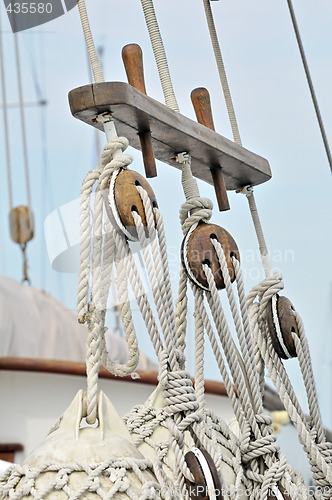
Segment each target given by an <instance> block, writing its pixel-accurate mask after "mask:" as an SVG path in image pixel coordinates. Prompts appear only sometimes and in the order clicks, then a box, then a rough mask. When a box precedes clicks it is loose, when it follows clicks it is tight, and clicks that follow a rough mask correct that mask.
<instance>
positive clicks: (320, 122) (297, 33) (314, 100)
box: [287, 0, 332, 173]
mask: <svg viewBox="0 0 332 500" xmlns="http://www.w3.org/2000/svg"><path fill="white" fill-rule="evenodd" d="M287 4H288V8H289V13H290V16H291V19H292V23H293V28H294V32H295V36H296V40H297V44H298V47H299V51H300V54H301V59H302V63H303V68H304V71H305V75H306V78H307V82H308V86H309V90H310V94H311V99H312V103H313V105H314V108H315V112H316V117H317V121H318V125H319V129H320V133H321V136H322V139H323V143H324V147H325V151H326V156H327V160H328V162H329V165H330V169H331V173H332V157H331V151H330V146H329V142H328V140H327V136H326V132H325V127H324V123H323V119H322V115H321V112H320V109H319V105H318V101H317V97H316V92H315V88H314V84H313V82H312V78H311V74H310V70H309V66H308V62H307V58H306V55H305V52H304V47H303V43H302V39H301V35H300V31H299V27H298V24H297V21H296V17H295V12H294V7H293V4H292V0H287Z"/></svg>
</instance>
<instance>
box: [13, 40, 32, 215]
mask: <svg viewBox="0 0 332 500" xmlns="http://www.w3.org/2000/svg"><path fill="white" fill-rule="evenodd" d="M14 43H15V57H16V69H17V84H18V98H19V108H20V121H21V130H22V145H23V157H24V172H25V183H26V192H27V203H28V208H29V215H30V219H31V218H32V212H31V191H30V175H29V163H28V148H27V138H26V128H25V118H24V103H23V89H22V76H21V63H20V52H19V44H18V35H17V33H14Z"/></svg>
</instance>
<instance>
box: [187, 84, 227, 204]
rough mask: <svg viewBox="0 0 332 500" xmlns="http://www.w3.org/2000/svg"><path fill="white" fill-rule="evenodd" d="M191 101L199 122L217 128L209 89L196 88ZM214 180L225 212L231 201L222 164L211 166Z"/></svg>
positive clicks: (217, 194) (215, 188)
mask: <svg viewBox="0 0 332 500" xmlns="http://www.w3.org/2000/svg"><path fill="white" fill-rule="evenodd" d="M190 97H191V101H192V103H193V106H194V110H195V114H196V118H197V121H198V123H200V124H201V125H204V126H205V127H207V128H209V129H211V130H215V129H214V123H213V117H212V111H211V102H210V94H209V92H208V90H207V89H205V88H204V87H199V88H197V89H194V90H193V91H192V93H191V94H190ZM211 174H212V180H213V185H214V190H215V192H216V197H217V202H218V207H219V210H220V212H224V211H225V210H229V209H230V206H229V202H228V196H227V191H226V185H225V180H224V176H223V173H222V168H221V167H220V165H214V166H212V167H211Z"/></svg>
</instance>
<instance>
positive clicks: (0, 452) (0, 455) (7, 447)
mask: <svg viewBox="0 0 332 500" xmlns="http://www.w3.org/2000/svg"><path fill="white" fill-rule="evenodd" d="M16 451H23V446H22V445H21V444H19V443H0V460H5V462H11V463H14V462H15V452H16Z"/></svg>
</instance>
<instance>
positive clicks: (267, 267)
mask: <svg viewBox="0 0 332 500" xmlns="http://www.w3.org/2000/svg"><path fill="white" fill-rule="evenodd" d="M203 4H204V10H205V15H206V20H207V23H208V27H209V32H210V37H211V42H212V46H213V50H214V54H215V58H216V63H217V68H218V72H219V76H220V82H221V86H222V89H223V93H224V97H225V102H226V107H227V112H228V117H229V121H230V124H231V128H232V132H233V139H234V142H235V143H236V144H238V145H239V146H242V141H241V137H240V132H239V127H238V123H237V118H236V114H235V110H234V106H233V101H232V96H231V92H230V88H229V85H228V80H227V74H226V69H225V66H224V62H223V59H222V55H221V49H220V44H219V40H218V35H217V32H216V28H215V23H214V19H213V13H212V10H211V4H210V0H203ZM239 192H242V193H243V194H245V195H246V197H247V200H248V204H249V209H250V214H251V218H252V221H253V224H254V228H255V232H256V236H257V240H258V245H259V250H260V254H261V259H262V263H263V267H264V271H265V276H266V277H268V276H270V275H271V274H272V265H271V260H270V256H269V252H268V249H267V246H266V243H265V238H264V233H263V228H262V225H261V221H260V218H259V214H258V210H257V206H256V201H255V197H254V191H253V188H252V187H250V186H245V187H243V189H242V190H241V191H239Z"/></svg>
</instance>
